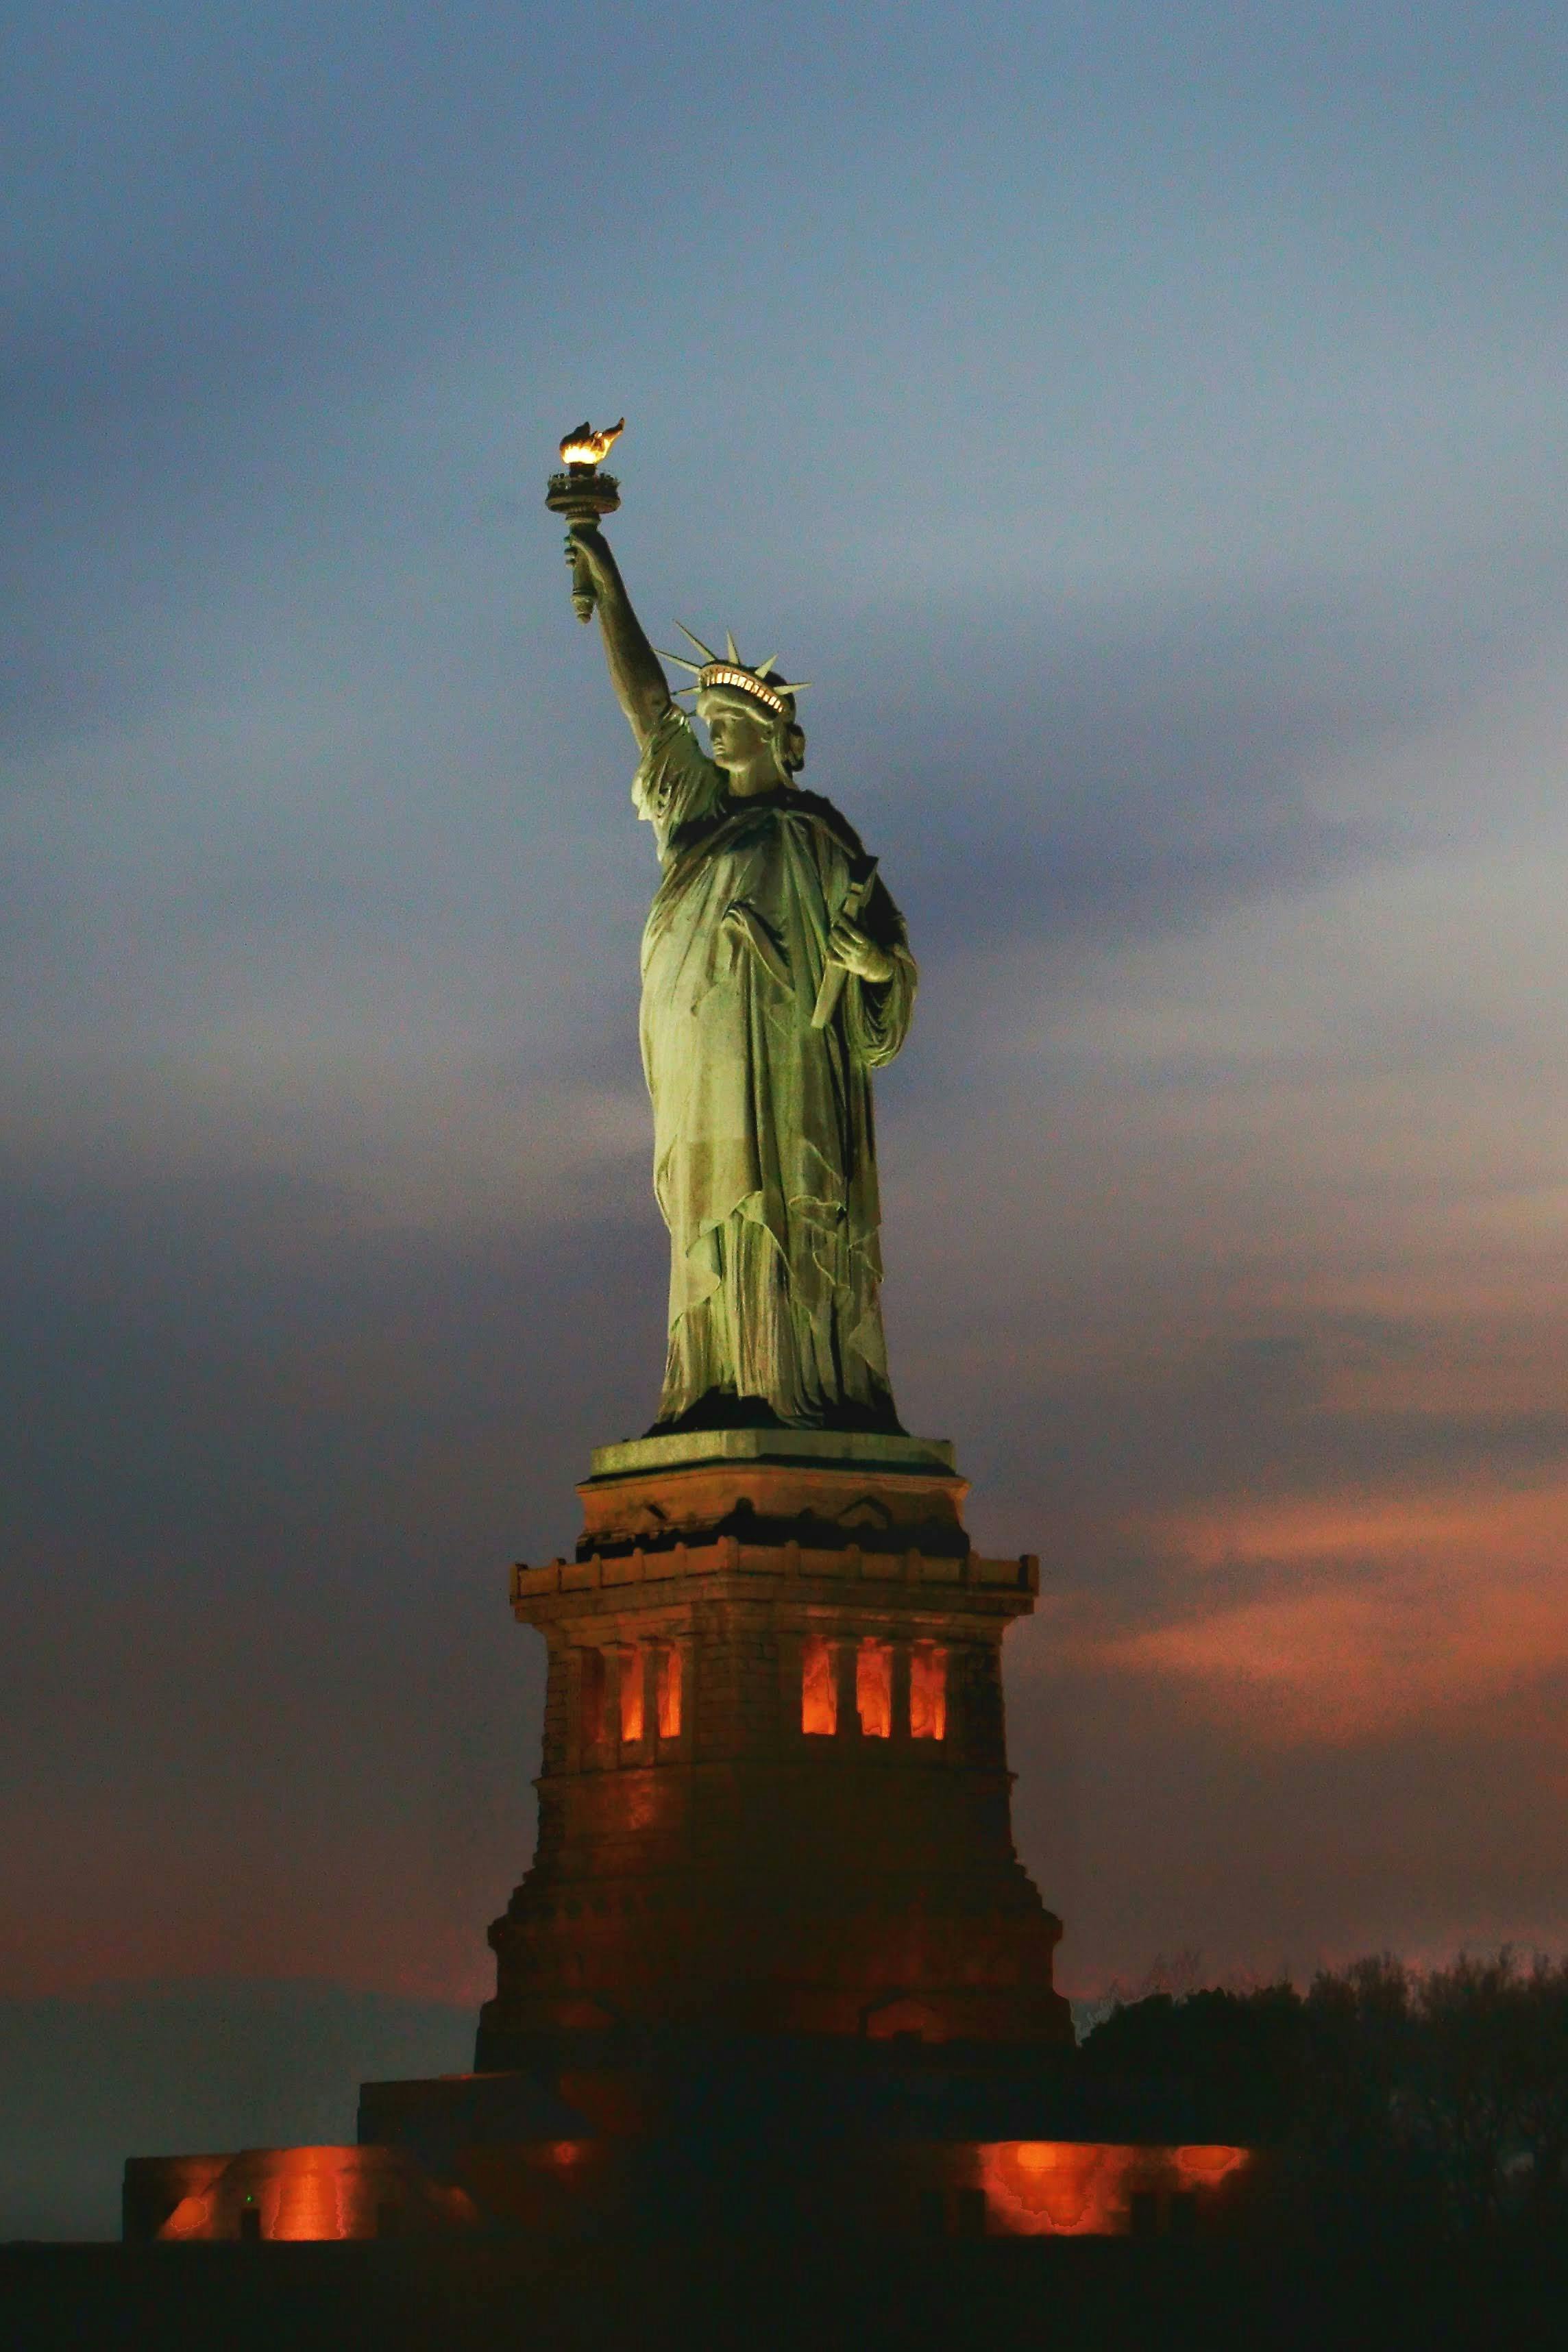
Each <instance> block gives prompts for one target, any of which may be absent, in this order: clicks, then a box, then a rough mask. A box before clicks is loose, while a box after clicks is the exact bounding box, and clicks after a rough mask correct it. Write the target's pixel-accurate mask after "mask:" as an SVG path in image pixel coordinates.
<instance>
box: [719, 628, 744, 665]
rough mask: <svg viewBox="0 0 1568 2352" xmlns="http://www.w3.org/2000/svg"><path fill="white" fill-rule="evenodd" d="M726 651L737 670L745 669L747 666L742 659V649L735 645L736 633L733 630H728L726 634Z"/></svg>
mask: <svg viewBox="0 0 1568 2352" xmlns="http://www.w3.org/2000/svg"><path fill="white" fill-rule="evenodd" d="M724 650H725V653H726V655H727V656H728V657H729V659H730V660H731V661H732V662H733V663H734V665H735V667H736V668H737V669H744V668H745V667H746V665H745V663H744V662H743V661H742V659H741V648H740V646H738V645H737V644H736V643H735V633H734V631H733V629H726V630H725V632H724Z"/></svg>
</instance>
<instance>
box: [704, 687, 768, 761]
mask: <svg viewBox="0 0 1568 2352" xmlns="http://www.w3.org/2000/svg"><path fill="white" fill-rule="evenodd" d="M697 716H698V717H699V719H701V721H702V723H703V725H704V726H705V727H706V728H707V730H708V740H709V741H710V743H711V744H712V746H713V764H714V766H715V767H716V768H722V769H723V770H724V771H725V772H726V773H727V774H729V775H746V774H753V775H754V774H755V773H756V772H757V771H758V770H759V769H760V768H762V767H764V766H768V767H773V766H776V765H777V762H776V760H775V758H774V754H773V728H772V726H771V724H770V723H769V721H768V720H767V719H764V718H763V715H762V713H761V712H760V711H758V710H757V709H754V708H753V707H752V704H751V703H749V702H748V701H747V700H746V698H745V697H744V696H743V695H739V694H726V693H725V691H724V689H723V688H722V687H712V688H710V689H709V690H708V692H707V693H706V694H700V695H699V696H698V698H697Z"/></svg>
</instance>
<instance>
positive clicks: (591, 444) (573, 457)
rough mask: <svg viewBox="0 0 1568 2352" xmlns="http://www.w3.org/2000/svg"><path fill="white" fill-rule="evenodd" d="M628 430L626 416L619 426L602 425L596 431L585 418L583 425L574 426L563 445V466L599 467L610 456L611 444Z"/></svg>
mask: <svg viewBox="0 0 1568 2352" xmlns="http://www.w3.org/2000/svg"><path fill="white" fill-rule="evenodd" d="M625 431H626V418H625V417H624V416H623V417H622V419H621V421H620V423H619V424H618V425H599V426H598V427H597V428H596V429H595V426H594V425H590V424H589V423H588V421H587V419H586V418H584V421H583V423H582V424H581V425H574V426H573V428H572V430H571V432H570V433H568V435H567V436H566V438H565V440H564V441H563V443H562V444H561V462H562V464H563V466H596V465H598V463H599V462H600V460H601V459H602V458H605V457H608V456H609V454H610V444H611V443H612V442H613V441H615V440H616V439H618V437H619V436H620V435H621V434H623V433H624V432H625Z"/></svg>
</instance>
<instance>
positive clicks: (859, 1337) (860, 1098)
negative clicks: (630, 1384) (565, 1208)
mask: <svg viewBox="0 0 1568 2352" xmlns="http://www.w3.org/2000/svg"><path fill="white" fill-rule="evenodd" d="M568 550H569V552H570V554H571V556H572V560H573V562H574V566H575V567H576V572H577V574H578V575H579V576H581V574H582V573H583V572H584V571H585V572H586V573H587V574H588V576H589V577H590V579H591V582H592V585H593V588H594V592H595V604H596V609H597V612H598V615H599V622H600V626H601V630H602V632H603V636H604V642H605V652H606V655H607V657H608V660H609V667H610V676H611V679H612V682H613V684H614V686H615V688H616V694H617V697H618V698H619V700H620V703H621V707H622V709H624V711H625V712H626V717H627V719H628V720H629V722H630V724H631V728H632V731H633V734H634V735H635V736H636V738H637V744H638V747H639V750H640V752H641V758H640V761H639V763H638V766H637V775H636V779H635V782H634V783H633V787H632V800H633V804H634V806H635V808H636V810H637V814H638V816H639V817H642V818H643V819H645V820H646V821H647V823H648V824H649V825H650V826H651V827H652V829H653V832H654V835H655V839H656V842H657V845H658V855H659V860H660V864H661V866H662V869H663V874H662V879H661V881H660V884H659V887H658V892H657V894H656V896H655V898H654V902H653V907H652V909H651V911H650V913H649V916H648V919H647V929H646V930H645V932H644V936H643V949H642V1019H641V1035H642V1053H643V1067H644V1070H645V1073H646V1075H647V1086H648V1092H649V1095H650V1097H651V1098H652V1103H653V1114H654V1190H655V1192H656V1195H657V1197H658V1205H659V1208H660V1211H661V1212H662V1213H663V1216H664V1219H665V1223H666V1224H667V1225H668V1228H669V1234H670V1283H669V1316H668V1333H669V1338H668V1356H667V1360H666V1367H665V1379H664V1387H663V1393H662V1395H661V1397H660V1400H659V1408H658V1418H657V1420H656V1423H655V1425H654V1432H652V1433H650V1435H652V1434H655V1433H663V1432H666V1431H669V1432H676V1433H679V1432H692V1431H704V1430H706V1431H715V1430H722V1429H734V1426H735V1424H736V1423H761V1424H763V1425H764V1428H763V1433H765V1430H766V1428H773V1429H774V1430H776V1429H778V1428H781V1427H782V1428H785V1429H792V1430H802V1431H810V1430H816V1431H824V1432H826V1431H832V1432H834V1433H842V1434H846V1435H847V1434H853V1433H872V1432H885V1433H889V1434H891V1433H897V1432H899V1428H900V1424H899V1421H898V1416H897V1412H896V1410H895V1408H894V1404H893V1397H892V1388H891V1382H890V1381H889V1373H888V1361H887V1349H886V1345H885V1342H884V1339H883V1333H882V1315H881V1303H880V1286H881V1275H882V1266H881V1255H880V1248H879V1225H880V1222H881V1211H880V1204H879V1192H878V1181H877V1153H876V1139H875V1129H874V1125H873V1118H872V1104H871V1073H872V1071H873V1070H874V1069H876V1068H877V1067H879V1066H880V1065H881V1064H882V1063H885V1062H888V1061H889V1060H891V1058H892V1056H893V1055H895V1054H896V1053H897V1052H898V1051H899V1048H900V1045H902V1044H903V1041H904V1038H905V1036H906V1034H907V1033H908V1030H909V1025H910V1015H911V1013H912V1011H913V1006H914V996H915V986H916V981H917V972H916V967H915V962H914V958H913V957H912V955H911V954H910V949H909V943H908V938H907V935H906V931H905V927H904V921H903V918H902V916H901V915H900V913H899V910H898V908H897V907H896V906H895V905H894V903H893V901H892V899H891V898H890V897H889V893H888V891H887V889H886V887H885V886H884V885H883V883H882V881H881V878H880V877H879V875H878V874H877V872H876V869H875V865H874V861H873V860H871V859H870V858H868V856H867V855H866V852H865V850H864V849H863V847H862V846H861V844H860V841H859V839H858V835H856V833H855V831H854V829H853V827H852V826H850V825H849V824H848V823H847V820H846V819H845V818H844V817H843V816H842V815H841V814H839V812H838V811H837V809H836V808H835V807H834V806H833V804H832V803H831V802H829V801H826V800H824V799H822V798H821V797H820V796H819V795H818V794H816V793H807V792H804V791H802V790H801V789H800V788H799V787H798V785H797V784H796V782H795V774H796V772H797V771H798V769H799V767H800V765H801V762H802V761H803V760H804V756H805V736H804V734H803V732H802V730H801V729H800V727H799V725H798V723H797V721H796V719H795V690H792V689H791V688H790V687H789V685H788V684H787V682H786V681H785V680H784V678H783V677H782V676H781V675H780V674H778V673H777V672H776V670H775V669H774V668H773V667H772V666H771V665H764V666H763V670H761V671H750V670H748V669H747V668H746V667H745V665H744V664H743V663H742V662H741V660H740V657H739V656H738V655H737V654H736V653H735V651H734V647H733V644H732V642H731V647H730V652H729V655H728V656H727V657H721V656H715V657H714V659H713V662H712V665H711V667H712V668H713V669H714V670H716V671H721V672H722V681H723V682H721V683H714V682H713V681H712V680H711V679H710V680H709V681H708V682H707V683H704V682H703V681H702V679H701V678H700V680H699V693H698V705H697V708H698V714H699V716H700V718H701V719H702V720H703V722H704V724H705V725H706V727H707V728H708V730H709V733H710V741H711V756H710V755H709V753H708V752H706V751H703V750H702V748H701V746H700V742H699V740H698V739H697V737H696V735H695V733H694V731H693V730H692V727H691V723H690V721H689V719H687V717H686V715H685V713H684V712H683V711H681V710H680V709H679V708H678V706H677V705H676V703H675V701H674V699H673V698H672V696H671V693H670V689H669V686H668V681H667V679H666V677H665V674H664V671H663V669H662V667H660V664H659V659H658V656H657V655H656V654H655V653H654V651H653V648H652V647H651V646H650V645H649V644H648V641H647V637H646V635H644V633H643V630H642V627H641V625H640V624H639V623H638V621H637V616H636V614H634V612H633V610H632V606H631V603H630V600H629V598H628V597H627V595H626V588H625V584H624V583H623V582H622V579H621V575H620V572H619V570H618V568H617V566H616V562H615V559H614V557H613V556H612V554H611V552H610V550H609V547H608V545H607V543H606V541H605V539H604V536H603V534H602V532H601V531H600V530H599V529H598V528H597V526H596V525H594V524H592V523H579V524H574V528H573V530H572V531H571V533H570V535H569V539H568ZM704 650H705V649H704ZM692 667H699V666H698V665H692ZM747 681H750V684H748V683H747ZM682 1458H687V1457H682Z"/></svg>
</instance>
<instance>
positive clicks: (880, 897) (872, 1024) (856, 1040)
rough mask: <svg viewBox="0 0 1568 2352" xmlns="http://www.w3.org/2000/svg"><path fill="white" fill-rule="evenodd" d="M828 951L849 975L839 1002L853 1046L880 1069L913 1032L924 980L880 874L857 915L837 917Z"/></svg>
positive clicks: (860, 1057) (858, 1056) (871, 1065)
mask: <svg viewBox="0 0 1568 2352" xmlns="http://www.w3.org/2000/svg"><path fill="white" fill-rule="evenodd" d="M827 950H828V954H829V956H830V957H831V958H832V961H834V962H835V963H839V964H842V965H843V966H844V968H845V970H846V971H847V973H848V975H849V977H848V980H847V982H846V984H845V989H844V995H843V998H842V1000H841V1002H842V1005H843V1018H844V1033H845V1035H846V1037H847V1040H848V1044H849V1048H850V1051H851V1052H852V1053H853V1054H854V1055H855V1057H856V1059H857V1060H858V1061H860V1062H863V1063H865V1064H866V1066H868V1068H869V1069H879V1068H880V1066H881V1065H882V1064H883V1063H884V1062H890V1061H891V1060H892V1058H893V1055H895V1054H896V1053H897V1052H898V1050H899V1048H900V1045H902V1044H903V1042H904V1039H905V1038H906V1037H907V1036H908V1035H909V1034H910V1020H911V1018H912V1017H913V1014H914V1009H915V990H916V988H917V986H918V985H919V982H920V967H919V966H918V965H917V963H916V962H915V960H914V957H913V956H912V955H911V954H910V941H909V932H908V929H906V926H905V923H904V919H903V917H902V915H900V912H899V910H898V908H897V907H895V906H894V904H893V901H892V899H891V898H890V897H889V894H888V891H887V889H886V887H884V885H883V883H882V881H881V878H880V877H878V879H877V881H876V882H875V883H874V884H873V885H872V888H871V894H870V897H869V898H868V899H867V902H866V905H865V907H864V908H862V910H861V912H860V914H859V915H858V917H856V918H854V919H849V918H847V917H846V916H844V915H840V916H838V918H837V920H836V921H835V922H834V924H833V926H832V929H830V930H829V932H828V935H827Z"/></svg>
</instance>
